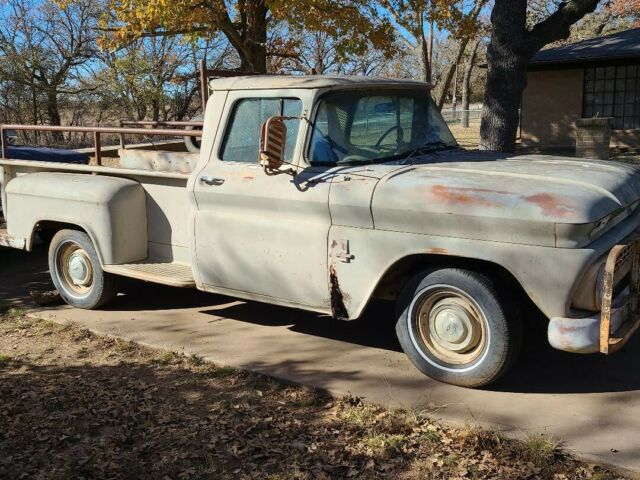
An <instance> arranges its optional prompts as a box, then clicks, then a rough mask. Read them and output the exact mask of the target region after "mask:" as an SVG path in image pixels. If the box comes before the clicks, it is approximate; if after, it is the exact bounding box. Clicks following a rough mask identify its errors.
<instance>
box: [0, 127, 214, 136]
mask: <svg viewBox="0 0 640 480" xmlns="http://www.w3.org/2000/svg"><path fill="white" fill-rule="evenodd" d="M0 128H1V129H2V131H3V132H5V131H6V130H22V131H25V130H28V131H33V132H72V133H102V134H124V135H157V136H166V137H202V131H201V130H170V129H165V130H163V129H158V128H123V127H61V126H53V125H2V127H0Z"/></svg>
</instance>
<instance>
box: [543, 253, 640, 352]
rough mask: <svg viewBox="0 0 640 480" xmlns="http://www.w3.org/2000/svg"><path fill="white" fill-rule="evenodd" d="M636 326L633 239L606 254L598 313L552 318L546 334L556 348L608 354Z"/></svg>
mask: <svg viewBox="0 0 640 480" xmlns="http://www.w3.org/2000/svg"><path fill="white" fill-rule="evenodd" d="M614 295H615V297H614ZM639 327H640V240H633V241H631V242H630V243H627V244H625V245H616V246H615V247H613V249H611V252H610V253H609V256H608V257H607V261H606V264H605V270H604V286H603V294H602V306H601V310H600V312H599V313H597V314H594V315H592V316H589V317H586V318H564V317H555V318H552V319H551V322H550V323H549V330H548V333H547V335H548V338H549V343H550V344H551V346H552V347H554V348H557V349H558V350H564V351H567V352H574V353H597V352H600V353H603V354H605V355H609V354H611V353H615V352H617V351H618V350H620V349H621V348H622V347H623V346H624V345H625V344H626V343H627V342H628V341H629V339H630V338H631V336H632V335H633V334H634V333H635V332H636V330H638V328H639Z"/></svg>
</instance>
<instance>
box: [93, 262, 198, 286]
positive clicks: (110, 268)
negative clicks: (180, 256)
mask: <svg viewBox="0 0 640 480" xmlns="http://www.w3.org/2000/svg"><path fill="white" fill-rule="evenodd" d="M102 269H103V270H104V271H105V272H108V273H113V274H114V275H121V276H123V277H129V278H135V279H137V280H144V281H145V282H151V283H160V284H162V285H168V286H170V287H179V288H195V286H196V281H195V280H194V278H193V271H192V270H191V265H188V264H185V263H161V262H154V261H152V260H143V261H142V262H136V263H127V264H124V265H104V266H103V267H102Z"/></svg>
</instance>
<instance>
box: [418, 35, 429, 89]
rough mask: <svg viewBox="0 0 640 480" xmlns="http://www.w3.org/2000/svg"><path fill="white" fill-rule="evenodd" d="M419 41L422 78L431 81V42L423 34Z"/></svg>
mask: <svg viewBox="0 0 640 480" xmlns="http://www.w3.org/2000/svg"><path fill="white" fill-rule="evenodd" d="M419 41H420V43H419V49H420V67H421V73H422V80H424V81H425V82H427V83H431V59H430V58H429V57H430V53H431V52H430V51H429V50H430V49H429V43H428V42H427V39H426V38H424V35H422V34H421V35H420V39H419Z"/></svg>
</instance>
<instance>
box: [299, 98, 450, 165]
mask: <svg viewBox="0 0 640 480" xmlns="http://www.w3.org/2000/svg"><path fill="white" fill-rule="evenodd" d="M455 147H457V143H456V140H455V138H454V137H453V135H452V134H451V131H450V130H449V128H448V127H447V124H446V123H445V121H444V119H443V118H442V115H440V112H439V110H438V108H437V107H436V105H435V103H434V102H433V100H432V99H431V97H430V96H429V95H428V94H427V92H424V93H422V92H402V93H392V94H387V93H385V94H373V93H356V92H340V93H332V94H329V95H326V96H325V97H323V98H322V100H321V103H320V106H319V107H318V113H317V115H316V119H315V122H314V124H313V132H312V135H311V144H310V147H309V159H310V160H311V163H312V164H313V165H340V164H349V163H373V162H384V161H392V160H400V159H403V158H408V157H411V156H413V155H415V154H418V153H428V152H432V151H437V150H441V149H450V148H455Z"/></svg>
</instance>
